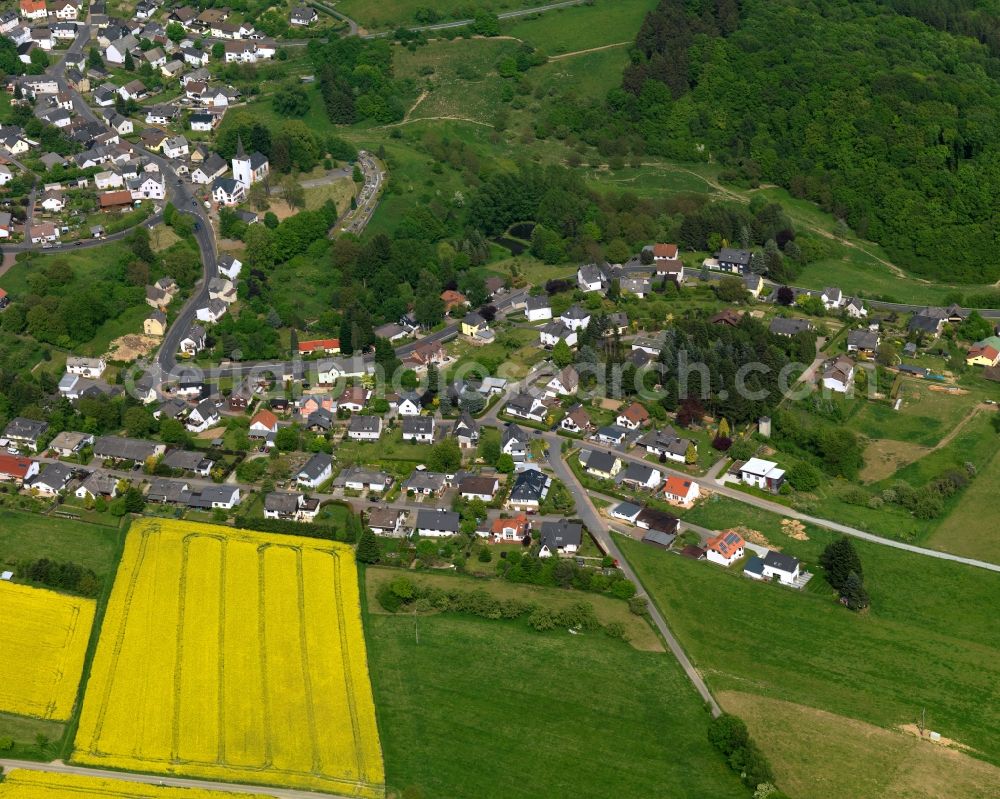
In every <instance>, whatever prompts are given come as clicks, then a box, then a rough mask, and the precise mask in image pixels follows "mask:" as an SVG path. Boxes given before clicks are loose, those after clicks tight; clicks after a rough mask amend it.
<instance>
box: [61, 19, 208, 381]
mask: <svg viewBox="0 0 1000 799" xmlns="http://www.w3.org/2000/svg"><path fill="white" fill-rule="evenodd" d="M89 42H90V16H89V15H88V17H87V20H86V21H85V22H82V23H81V24H80V29H79V32H78V33H77V37H76V39H74V40H73V44H72V45H70V47H69V49H68V50H67V51H66V57H64V58H62V59H60V60H59V61H58V62H56V63H55V64H53V65H52V66H50V67H49V68H48V70H46V74H48V75H49V76H50V77H52V78H53V79H54V80H55V81H56V82H57V83H58V85H59V88H60V90H62V91H67V92H69V93H70V94H71V95H72V97H73V108H74V110H75V111H76V113H78V114H79V115H80V116H82V117H83V118H84V119H86V120H87V121H88V122H97V123H99V124H101V125H103V124H104V122H103V120H101V119H100V118H99V117H98V116H97V114H95V113H94V111H93V109H92V108H91V107H90V106H89V105H87V103H86V101H85V100H84V98H83V97H82V96H81V95H80V93H79V92H77V91H76V90H75V89H74V88H73V87H72V86H70V85H69V84H68V83H67V81H66V61H67V60H68V58H69V56H72V55H82V54H83V52H84V50H85V49H86V47H87V45H88V44H89ZM134 146H135V150H136V152H137V153H139V154H141V155H144V156H145V157H146V158H148V159H149V160H150V161H151V162H153V163H155V164H156V165H157V166H158V167H159V169H160V174H161V175H162V176H163V179H164V182H165V185H166V190H167V200H169V201H170V202H172V203H173V204H174V206H175V207H176V208H177V209H178V210H179V211H181V212H182V213H185V214H188V215H190V216H192V217H194V219H195V226H196V227H197V228H198V229H197V230H196V231H195V232H194V236H195V240H196V242H197V244H198V249H199V251H200V254H201V263H202V280H201V284H200V286H198V287H197V289H196V291H195V292H194V293H193V294H192V295H191V297H190V298H189V299H188V301H187V302H186V303H185V304H184V306H183V307H182V308H181V311H180V313H179V314H178V316H177V318H176V319H175V320H174V323H173V324H172V325H171V326H170V328H169V329H168V330H167V334H166V336H164V338H163V343H162V344H161V345H160V350H159V353H158V354H157V358H156V362H157V364H158V365H159V367H160V368H161V369H162V370H163V371H164V372H168V371H169V370H170V369H172V368H173V367H174V365H175V364H176V363H177V345H178V344H179V343H180V340H181V339H182V338H183V337H184V336H185V334H186V333H187V331H188V330H189V329H190V327H191V324H192V323H193V321H194V318H195V310H196V309H197V308H198V307H199V306H200V305H203V304H205V303H206V302H207V301H208V281H209V279H210V278H211V277H213V276H215V274H216V263H215V262H216V254H215V234H214V233H213V232H212V225H211V220H210V219H209V217H208V214H207V213H206V211H205V208H204V206H203V205H202V204H201V203H200V202H198V201H197V200H196V199H195V198H194V196H193V195H192V194H191V191H190V189H189V188H188V186H187V185H186V184H185V183H183V182H182V181H181V180H180V179H179V178H178V177H177V174H176V172H174V169H173V165H172V164H171V162H170V161H169V160H168V159H165V158H162V157H161V156H159V155H157V154H156V153H152V152H150V151H149V150H147V149H145V148H144V147H142V146H140V145H134ZM157 221H159V216H157V217H155V218H151V219H149V220H147V221H146V223H145V224H146V225H147V226H148V227H151V226H152V225H153V224H156V222H157ZM126 234H127V231H126V232H123V233H122V234H121V236H123V235H126ZM115 236H116V237H120V236H119V234H115ZM113 238H114V237H112V236H109V237H107V238H105V239H104V240H103V242H106V241H108V240H109V239H113ZM103 242H101V241H91V242H89V243H87V244H86V245H84V244H82V243H81V244H80V246H81V247H83V246H90V247H94V246H97V245H98V244H100V243H103Z"/></svg>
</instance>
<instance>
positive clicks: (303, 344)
mask: <svg viewBox="0 0 1000 799" xmlns="http://www.w3.org/2000/svg"><path fill="white" fill-rule="evenodd" d="M317 352H321V353H323V354H325V355H336V354H338V353H339V352H340V339H339V338H316V339H311V340H309V341H300V342H299V355H314V354H315V353H317Z"/></svg>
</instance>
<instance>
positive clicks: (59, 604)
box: [0, 582, 96, 721]
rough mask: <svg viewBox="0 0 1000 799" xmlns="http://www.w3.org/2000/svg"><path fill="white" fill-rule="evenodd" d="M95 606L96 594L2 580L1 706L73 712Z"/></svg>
mask: <svg viewBox="0 0 1000 799" xmlns="http://www.w3.org/2000/svg"><path fill="white" fill-rule="evenodd" d="M95 607H96V605H95V603H94V601H93V600H91V599H83V598H82V597H74V596H67V595H65V594H57V593H56V592H55V591H45V590H42V589H40V588H31V587H29V586H25V585H15V584H13V583H8V582H0V618H2V619H3V620H4V624H3V658H0V711H3V712H5V713H18V714H20V715H23V716H36V717H38V718H42V719H54V720H57V721H63V720H65V719H68V718H69V717H70V714H71V713H72V711H73V704H74V703H75V702H76V692H77V689H78V688H79V686H80V675H81V673H82V672H83V658H84V655H85V654H86V651H87V643H88V641H89V640H90V628H91V626H92V625H93V623H94V610H95Z"/></svg>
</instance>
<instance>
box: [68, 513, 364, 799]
mask: <svg viewBox="0 0 1000 799" xmlns="http://www.w3.org/2000/svg"><path fill="white" fill-rule="evenodd" d="M249 586H256V590H247V589H248V587H249ZM73 760H74V761H76V762H79V763H84V764H88V765H95V766H104V767H111V768H119V769H134V770H138V771H146V772H152V773H170V774H176V775H184V776H192V777H205V778H210V779H218V780H227V781H234V782H250V783H256V784H262V785H280V786H283V787H293V788H301V789H308V790H324V791H329V792H335V793H342V794H352V795H357V796H361V797H378V796H382V794H383V792H384V790H383V787H382V784H383V765H382V753H381V749H380V747H379V739H378V731H377V729H376V725H375V710H374V707H373V704H372V696H371V688H370V684H369V679H368V664H367V659H366V655H365V644H364V638H363V632H362V629H361V617H360V610H359V596H358V585H357V575H356V571H355V566H354V557H353V552H352V551H351V549H350V548H349V547H346V546H344V545H342V544H336V543H332V542H326V541H320V540H317V539H306V538H296V537H292V536H277V535H269V534H264V533H256V532H253V531H247V530H239V531H235V530H231V529H228V528H223V527H217V526H213V525H207V524H197V523H191V522H177V521H166V520H154V519H145V520H142V521H139V522H137V523H136V524H134V525H133V526H132V529H131V531H130V532H129V535H128V538H127V540H126V544H125V554H124V556H123V560H122V566H121V568H120V569H119V572H118V577H117V579H116V582H115V586H114V590H113V592H112V595H111V599H110V601H109V604H108V609H107V612H106V615H105V620H104V624H103V628H102V632H101V637H100V640H99V642H98V646H97V651H96V654H95V655H94V662H93V665H92V667H91V674H90V678H89V682H88V686H87V692H86V696H85V699H84V706H83V712H82V715H81V718H80V725H79V729H78V731H77V735H76V740H75V748H74V752H73Z"/></svg>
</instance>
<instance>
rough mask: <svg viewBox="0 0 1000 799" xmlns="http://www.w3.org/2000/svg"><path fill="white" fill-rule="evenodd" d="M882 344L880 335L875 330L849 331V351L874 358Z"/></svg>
mask: <svg viewBox="0 0 1000 799" xmlns="http://www.w3.org/2000/svg"><path fill="white" fill-rule="evenodd" d="M881 342H882V339H881V337H880V336H879V334H878V333H877V332H876V331H874V330H848V331H847V351H848V352H856V353H858V354H859V355H864V356H865V357H867V358H871V357H874V355H875V351H876V350H877V349H878V346H879V344H880V343H881Z"/></svg>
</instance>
